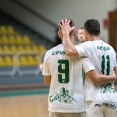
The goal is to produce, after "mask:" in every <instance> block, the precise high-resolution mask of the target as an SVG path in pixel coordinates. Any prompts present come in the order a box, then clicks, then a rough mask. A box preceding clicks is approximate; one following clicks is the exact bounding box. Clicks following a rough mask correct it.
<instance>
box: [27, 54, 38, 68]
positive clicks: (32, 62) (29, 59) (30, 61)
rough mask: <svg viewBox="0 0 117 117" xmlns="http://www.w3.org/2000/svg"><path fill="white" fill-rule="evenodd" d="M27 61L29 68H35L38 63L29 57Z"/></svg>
mask: <svg viewBox="0 0 117 117" xmlns="http://www.w3.org/2000/svg"><path fill="white" fill-rule="evenodd" d="M27 59H28V63H29V65H30V66H37V63H38V62H37V61H36V60H35V59H34V57H33V56H31V55H29V56H28V57H27Z"/></svg>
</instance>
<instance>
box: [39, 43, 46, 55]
mask: <svg viewBox="0 0 117 117" xmlns="http://www.w3.org/2000/svg"><path fill="white" fill-rule="evenodd" d="M38 49H39V52H40V53H45V52H46V47H45V46H44V45H40V46H39V48H38Z"/></svg>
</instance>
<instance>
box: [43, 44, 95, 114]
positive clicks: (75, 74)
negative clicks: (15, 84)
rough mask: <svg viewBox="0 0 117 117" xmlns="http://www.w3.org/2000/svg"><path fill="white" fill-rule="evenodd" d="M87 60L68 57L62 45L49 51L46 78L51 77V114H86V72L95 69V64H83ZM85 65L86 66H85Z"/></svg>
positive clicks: (45, 59)
mask: <svg viewBox="0 0 117 117" xmlns="http://www.w3.org/2000/svg"><path fill="white" fill-rule="evenodd" d="M85 59H87V58H79V57H78V56H76V57H68V56H66V54H65V52H64V47H63V45H62V44H59V45H58V46H56V47H54V48H52V49H50V50H48V51H47V52H46V54H45V57H44V62H43V71H42V74H43V75H44V76H50V75H51V83H50V91H49V96H48V104H49V107H48V110H49V111H50V112H64V113H79V112H84V111H85V108H84V84H83V83H84V79H83V72H82V68H86V69H85V72H88V71H90V70H93V69H95V68H94V66H93V64H91V65H88V66H87V64H86V62H83V61H84V60H85ZM83 63H85V64H83Z"/></svg>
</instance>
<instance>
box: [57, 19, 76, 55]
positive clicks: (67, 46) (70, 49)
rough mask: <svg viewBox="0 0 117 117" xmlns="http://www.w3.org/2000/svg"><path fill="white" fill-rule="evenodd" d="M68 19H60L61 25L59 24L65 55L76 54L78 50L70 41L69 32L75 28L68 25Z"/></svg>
mask: <svg viewBox="0 0 117 117" xmlns="http://www.w3.org/2000/svg"><path fill="white" fill-rule="evenodd" d="M69 23H70V20H67V19H66V20H65V22H64V21H63V20H62V25H61V24H59V25H60V27H61V30H62V33H63V39H62V44H63V46H64V51H65V53H66V55H67V56H75V55H77V56H78V51H77V50H76V48H75V46H74V45H73V44H72V42H71V41H70V37H69V33H70V32H71V31H72V30H73V29H74V28H75V27H70V26H69Z"/></svg>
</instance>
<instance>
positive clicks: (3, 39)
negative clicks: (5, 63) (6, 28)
mask: <svg viewBox="0 0 117 117" xmlns="http://www.w3.org/2000/svg"><path fill="white" fill-rule="evenodd" d="M2 44H9V39H8V37H7V36H5V35H4V36H2Z"/></svg>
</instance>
